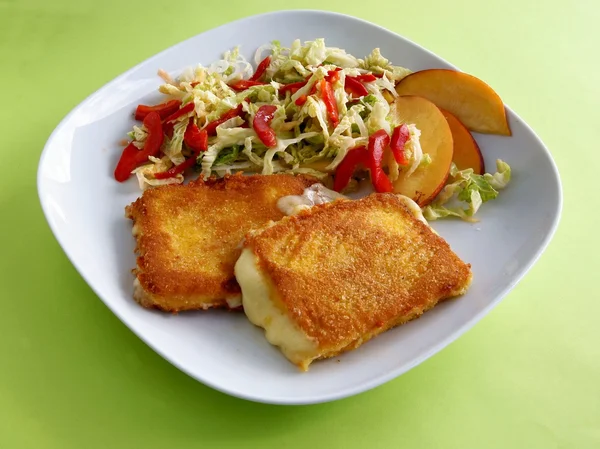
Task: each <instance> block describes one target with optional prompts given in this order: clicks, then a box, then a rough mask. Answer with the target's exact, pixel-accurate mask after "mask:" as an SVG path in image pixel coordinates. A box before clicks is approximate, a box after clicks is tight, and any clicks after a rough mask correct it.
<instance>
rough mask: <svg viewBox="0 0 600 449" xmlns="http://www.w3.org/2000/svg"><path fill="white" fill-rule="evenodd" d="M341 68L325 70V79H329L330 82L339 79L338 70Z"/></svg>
mask: <svg viewBox="0 0 600 449" xmlns="http://www.w3.org/2000/svg"><path fill="white" fill-rule="evenodd" d="M341 70H342V68H341V67H338V68H336V69H335V70H330V71H328V72H327V76H326V77H325V79H326V80H327V81H329V82H330V83H331V84H333V83H335V82H336V81H339V80H340V73H339V72H340V71H341Z"/></svg>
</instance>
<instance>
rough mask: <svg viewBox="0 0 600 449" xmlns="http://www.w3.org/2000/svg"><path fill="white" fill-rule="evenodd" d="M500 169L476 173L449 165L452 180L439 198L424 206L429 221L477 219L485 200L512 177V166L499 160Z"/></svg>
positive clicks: (490, 197)
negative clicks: (480, 173) (452, 218)
mask: <svg viewBox="0 0 600 449" xmlns="http://www.w3.org/2000/svg"><path fill="white" fill-rule="evenodd" d="M496 169H497V172H496V173H494V174H490V173H485V174H483V175H477V174H475V173H474V172H473V169H472V168H469V169H466V170H458V168H457V167H456V165H455V164H454V163H453V164H452V166H451V167H450V177H451V180H450V182H449V183H448V184H447V185H446V186H445V187H444V188H443V189H442V191H441V192H440V194H439V195H438V196H437V197H436V199H435V200H434V201H433V202H432V203H431V204H430V205H429V206H426V207H425V208H424V209H423V215H424V216H425V218H426V219H427V220H437V219H439V218H444V217H459V218H461V219H463V220H465V221H470V222H475V221H477V220H476V219H475V218H473V216H474V215H475V214H476V213H477V211H478V210H479V208H480V207H481V205H482V204H483V203H486V202H487V201H490V200H493V199H495V198H496V197H497V196H498V191H499V190H502V189H504V188H505V187H506V186H507V185H508V183H509V181H510V178H511V169H510V166H509V165H508V164H507V163H506V162H504V161H502V160H500V159H498V160H497V161H496Z"/></svg>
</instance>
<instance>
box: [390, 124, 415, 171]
mask: <svg viewBox="0 0 600 449" xmlns="http://www.w3.org/2000/svg"><path fill="white" fill-rule="evenodd" d="M409 138H410V133H409V132H408V126H406V125H400V126H396V127H395V128H394V132H393V133H392V139H391V141H390V149H391V150H392V154H393V155H394V159H396V162H397V163H398V164H399V165H408V160H407V159H406V157H405V156H404V146H405V145H406V142H408V139H409Z"/></svg>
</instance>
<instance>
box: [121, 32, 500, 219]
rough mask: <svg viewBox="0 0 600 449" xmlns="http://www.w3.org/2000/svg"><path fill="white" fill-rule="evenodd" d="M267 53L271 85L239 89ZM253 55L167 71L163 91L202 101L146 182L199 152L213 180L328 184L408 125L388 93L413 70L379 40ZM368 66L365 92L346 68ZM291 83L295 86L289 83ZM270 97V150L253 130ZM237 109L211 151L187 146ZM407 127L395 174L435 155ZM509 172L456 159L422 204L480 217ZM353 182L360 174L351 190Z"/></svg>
mask: <svg viewBox="0 0 600 449" xmlns="http://www.w3.org/2000/svg"><path fill="white" fill-rule="evenodd" d="M266 56H269V57H270V62H269V64H268V67H266V70H265V72H264V75H263V76H262V77H261V78H260V79H261V81H262V82H264V83H263V84H259V85H251V84H248V86H249V87H248V88H247V89H245V90H243V91H241V92H240V91H236V90H235V89H234V88H233V87H230V86H234V84H233V83H237V82H238V81H240V80H248V79H249V78H250V77H251V76H252V75H253V74H254V68H253V67H257V66H258V65H259V64H260V62H261V61H263V60H264V58H265V57H266ZM251 60H252V64H251V63H250V62H249V61H248V60H247V59H246V58H245V57H244V55H243V54H242V53H241V52H240V49H239V48H238V47H236V48H234V49H232V50H230V51H227V52H225V54H224V55H223V57H222V59H221V60H219V61H215V62H214V63H212V64H210V65H209V66H208V67H204V66H202V65H198V66H196V67H194V68H190V69H187V70H185V71H184V72H183V73H182V74H181V75H180V76H179V78H178V79H176V80H172V79H171V78H170V77H169V76H167V75H166V74H164V73H163V78H164V79H165V80H166V82H165V83H164V84H162V85H161V86H160V88H159V91H160V92H162V93H163V94H165V95H166V96H167V97H168V100H173V99H175V100H179V101H180V102H181V104H182V106H183V105H185V104H188V103H190V102H192V103H193V105H194V108H193V111H192V112H189V113H187V114H185V115H183V116H181V117H179V118H177V119H176V120H175V121H174V122H173V123H172V124H173V132H172V135H171V134H170V133H169V134H168V135H169V136H171V137H166V136H165V139H164V143H163V145H162V147H161V151H162V157H161V158H152V157H151V158H150V163H148V164H146V165H143V166H141V167H139V168H137V169H136V170H135V171H134V172H135V174H136V176H137V178H138V181H139V184H140V188H142V189H145V188H147V187H150V186H156V185H164V184H171V183H181V182H182V181H183V176H182V175H177V176H176V177H173V178H168V179H163V180H157V179H155V178H154V175H155V174H156V173H160V172H163V171H166V170H168V169H169V167H171V166H173V165H178V164H181V163H183V162H184V161H185V160H186V158H190V157H193V156H192V155H197V159H196V163H197V164H199V165H200V166H201V168H202V176H204V177H205V178H207V177H209V176H211V175H213V174H216V175H217V176H223V175H225V174H227V173H232V172H235V171H244V172H260V173H263V174H265V175H268V174H272V173H294V174H298V173H304V174H310V175H312V176H315V177H317V178H319V179H321V180H323V181H324V182H326V181H331V179H330V177H331V174H332V173H333V172H334V171H335V170H336V169H337V168H338V166H339V165H340V164H341V163H342V162H343V161H344V159H345V157H346V156H347V154H348V152H349V151H350V150H351V149H352V148H356V147H358V146H363V145H364V146H367V145H368V142H369V136H371V135H372V134H373V133H375V132H377V131H379V130H381V129H383V130H385V131H386V132H387V133H388V134H391V131H392V129H393V127H394V126H398V125H400V123H396V121H397V120H398V117H401V114H398V113H397V112H401V111H395V110H393V108H394V107H395V106H392V107H390V104H388V101H386V98H392V97H394V96H397V93H396V89H395V86H396V84H397V83H398V82H399V81H400V80H401V79H402V78H404V77H405V76H407V75H408V74H410V73H411V72H410V70H408V69H405V68H403V67H400V66H395V65H392V63H391V62H390V61H389V60H388V59H387V58H385V57H384V56H383V55H382V54H381V51H380V49H379V48H376V49H374V50H373V51H372V52H371V53H370V54H368V55H366V56H365V57H364V59H357V58H356V57H354V56H353V55H351V54H349V53H347V52H346V51H345V50H343V49H341V48H337V47H328V46H327V45H326V44H325V40H324V39H315V40H312V41H307V42H301V41H300V40H298V39H297V40H295V41H293V42H292V43H291V45H290V46H289V47H284V46H282V44H281V43H280V42H278V41H273V42H270V43H267V44H265V45H262V46H261V47H259V48H258V49H256V51H255V53H254V55H253V57H252V58H251ZM334 71H335V72H336V73H337V74H336V75H335V76H333V73H334ZM369 73H371V74H376V75H378V76H377V79H375V80H374V81H368V82H363V86H364V87H365V89H366V92H367V94H366V95H362V94H361V95H360V96H357V94H356V93H355V92H351V91H346V85H347V84H346V80H347V77H348V76H351V77H356V76H359V75H361V74H369ZM322 80H327V82H331V89H332V91H333V97H334V98H333V99H332V100H333V101H332V102H329V101H325V100H326V98H325V97H324V96H325V94H324V92H323V91H322V89H323V86H324V85H325V84H324V83H323V82H322ZM292 83H297V84H294V85H293V86H288V85H289V84H292ZM238 85H239V84H238ZM234 87H235V86H234ZM236 89H237V87H236ZM363 93H364V91H363ZM168 100H167V101H168ZM332 103H335V107H336V109H337V113H338V116H339V123H338V124H337V125H336V126H335V127H334V126H333V124H332V119H331V111H328V105H329V107H331V104H332ZM265 105H271V106H275V107H276V109H275V113H274V116H273V118H272V120H271V121H270V123H269V126H270V128H271V129H272V130H273V131H274V133H275V136H276V139H277V144H276V145H275V147H274V148H267V147H266V146H265V144H264V143H263V141H261V138H260V133H257V132H255V130H254V125H255V117H256V114H257V112H258V111H259V109H260V108H261V107H262V106H265ZM236 110H237V111H241V113H238V112H237V111H236ZM230 112H235V114H232V115H236V114H237V115H238V116H234V117H233V118H229V120H226V121H224V123H220V125H219V126H217V127H216V130H213V131H214V132H213V134H216V135H211V136H210V138H209V141H208V149H207V150H206V151H204V152H200V153H199V154H198V153H196V152H195V151H196V150H193V149H192V148H189V147H188V146H187V144H186V143H185V141H184V140H185V139H184V135H185V133H186V130H187V129H188V126H189V125H190V124H195V125H197V126H198V127H199V128H200V129H203V128H205V127H207V125H208V124H209V123H211V122H214V121H215V120H220V119H221V118H222V117H223V115H224V114H228V113H230ZM229 117H231V115H229ZM406 125H407V126H408V129H409V139H408V141H407V142H406V145H405V157H406V159H407V160H408V165H407V166H406V167H400V166H399V165H398V164H397V163H396V161H395V159H394V157H393V155H392V154H391V152H387V156H386V158H387V160H386V161H384V162H385V163H386V165H387V168H386V170H387V172H388V176H389V178H390V179H391V180H392V181H395V180H396V179H398V177H399V176H413V175H414V173H415V172H417V171H418V170H425V169H427V166H428V165H429V164H431V163H432V162H433V163H435V161H432V160H431V157H430V155H429V154H425V153H424V152H423V149H422V148H421V143H420V135H421V131H420V130H419V129H418V128H417V127H416V126H415V125H414V124H410V123H407V124H406ZM211 129H212V127H211ZM257 129H258V128H257ZM129 137H130V138H131V140H132V141H133V143H134V145H135V146H137V147H138V148H140V149H142V148H143V147H144V145H145V142H146V140H147V137H148V132H147V130H146V129H145V128H144V126H143V125H136V126H134V127H133V129H132V131H131V132H130V133H129ZM315 167H319V169H315ZM510 176H511V172H510V167H509V166H508V164H506V163H505V162H503V161H501V160H498V161H497V172H496V173H494V174H490V173H486V174H484V175H476V174H474V173H473V170H462V171H459V170H458V169H457V168H456V166H454V165H453V166H452V168H451V176H450V178H449V182H448V184H447V185H446V186H445V187H444V188H443V190H442V191H441V193H440V194H439V195H438V196H437V198H436V199H435V200H434V202H433V203H431V204H430V205H429V206H427V207H426V208H425V209H424V211H423V212H424V214H425V216H426V217H427V219H429V220H435V219H438V218H443V217H449V216H455V217H459V218H461V219H464V220H468V221H473V220H474V218H473V216H474V215H475V213H476V212H477V211H478V210H479V208H480V207H481V205H482V204H483V203H485V202H487V201H490V200H491V199H494V198H496V196H497V195H498V191H499V190H501V189H503V188H505V187H506V185H507V184H508V182H509V181H510ZM354 184H355V181H354V180H352V181H351V185H350V186H349V188H351V187H352V186H353V185H354Z"/></svg>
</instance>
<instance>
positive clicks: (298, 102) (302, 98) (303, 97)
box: [294, 95, 308, 106]
mask: <svg viewBox="0 0 600 449" xmlns="http://www.w3.org/2000/svg"><path fill="white" fill-rule="evenodd" d="M307 99H308V98H307V96H306V95H300V96H299V97H298V98H297V99H296V101H294V103H296V106H302V105H303V104H304V103H306V100H307Z"/></svg>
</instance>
